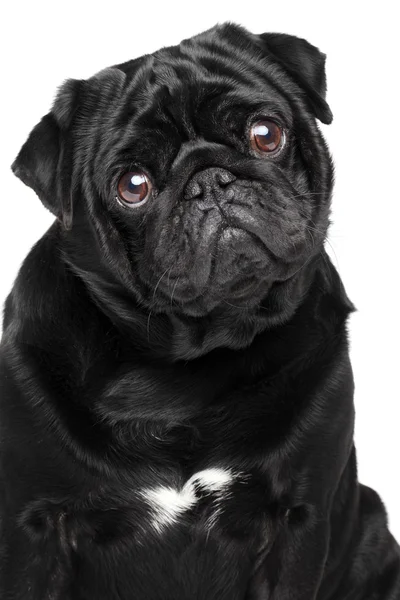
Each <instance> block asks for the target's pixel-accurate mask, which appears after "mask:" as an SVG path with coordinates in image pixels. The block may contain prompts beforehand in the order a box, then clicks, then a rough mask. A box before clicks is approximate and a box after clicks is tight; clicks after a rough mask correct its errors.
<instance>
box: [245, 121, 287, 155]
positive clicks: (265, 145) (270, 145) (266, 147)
mask: <svg viewBox="0 0 400 600" xmlns="http://www.w3.org/2000/svg"><path fill="white" fill-rule="evenodd" d="M250 142H251V146H252V148H253V149H254V150H256V151H257V152H258V153H259V154H260V153H261V154H270V155H271V154H276V152H278V150H279V149H280V148H281V147H282V146H283V143H284V133H283V129H282V127H280V126H279V125H278V124H277V123H275V121H271V120H269V119H262V120H260V121H256V122H255V123H253V125H252V127H251V129H250Z"/></svg>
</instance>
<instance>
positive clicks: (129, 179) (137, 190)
mask: <svg viewBox="0 0 400 600" xmlns="http://www.w3.org/2000/svg"><path fill="white" fill-rule="evenodd" d="M151 188H152V186H151V183H150V181H149V178H148V177H147V175H146V174H145V173H143V172H142V171H130V172H129V173H125V174H124V175H122V177H121V178H120V180H119V181H118V199H119V201H120V202H121V203H122V204H123V205H124V206H139V205H140V204H144V203H145V202H146V200H148V198H149V196H150V192H151Z"/></svg>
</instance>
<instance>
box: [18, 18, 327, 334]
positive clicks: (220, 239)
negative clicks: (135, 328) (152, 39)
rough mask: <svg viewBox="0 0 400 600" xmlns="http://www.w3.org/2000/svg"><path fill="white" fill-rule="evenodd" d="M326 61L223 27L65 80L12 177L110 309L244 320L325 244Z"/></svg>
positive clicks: (278, 38) (308, 49) (297, 46)
mask: <svg viewBox="0 0 400 600" xmlns="http://www.w3.org/2000/svg"><path fill="white" fill-rule="evenodd" d="M324 59H325V57H324V55H323V54H321V53H320V52H319V51H318V50H317V49H316V48H315V47H314V46H312V45H310V44H309V43H308V42H306V41H305V40H302V39H298V38H295V37H293V36H288V35H281V34H263V35H252V34H250V33H248V32H246V31H245V30H243V29H242V28H240V27H237V26H234V25H230V24H227V25H222V26H217V27H215V28H213V29H211V30H209V31H207V32H205V33H203V34H201V35H198V36H196V37H194V38H191V39H189V40H185V41H183V42H182V43H181V44H180V45H179V46H175V47H171V48H164V49H162V50H160V51H158V52H155V53H154V54H152V55H148V56H144V57H142V58H139V59H136V60H133V61H130V62H127V63H124V64H121V65H117V66H115V67H112V68H109V69H105V70H104V71H102V72H100V73H99V74H97V75H95V76H94V77H92V78H90V79H89V80H85V81H78V80H69V81H67V82H66V83H65V84H64V85H63V86H62V88H61V89H60V91H59V93H58V96H57V99H56V101H55V103H54V106H53V109H52V110H51V112H50V113H49V114H48V115H46V116H45V117H44V118H43V119H42V121H41V122H40V123H39V124H38V125H37V126H36V127H35V129H34V130H33V131H32V133H31V135H30V137H29V138H28V140H27V142H26V143H25V145H24V146H23V148H22V150H21V152H20V153H19V155H18V157H17V159H16V161H15V163H14V165H13V169H14V172H15V173H16V175H18V176H19V177H20V178H21V179H22V180H23V181H24V182H25V183H26V184H28V185H30V186H31V187H32V188H33V189H34V190H35V191H36V192H37V194H38V195H39V197H40V198H41V199H42V201H43V203H44V204H45V205H46V206H47V208H49V209H50V210H51V211H52V212H53V213H54V214H55V215H56V216H57V217H58V218H59V220H60V222H61V223H62V227H63V236H64V240H65V244H66V245H65V249H64V250H65V252H66V255H68V256H69V260H70V261H71V263H72V265H73V266H74V268H75V269H76V271H77V272H78V273H80V274H81V275H82V276H84V277H85V278H86V279H87V281H88V283H89V285H90V287H91V288H92V290H93V291H95V292H96V290H97V293H98V294H100V292H99V290H100V288H101V289H102V292H101V294H100V295H101V296H102V299H103V302H104V303H108V302H110V301H111V300H110V298H111V296H113V297H114V300H113V302H114V303H115V306H117V305H118V303H119V306H120V310H123V311H124V312H125V313H126V315H128V314H129V311H130V310H132V311H133V306H135V310H136V309H137V307H141V308H140V310H142V311H144V312H146V311H147V312H150V311H152V312H153V313H154V314H161V313H162V314H169V315H170V316H171V318H174V317H176V318H178V319H182V318H185V319H195V320H197V321H198V320H199V319H200V318H202V317H205V318H209V316H210V315H212V314H218V315H219V316H220V317H221V315H222V316H223V315H224V314H225V313H227V311H228V312H229V310H230V309H232V308H234V307H237V308H238V309H240V311H241V313H240V314H243V310H244V311H246V314H247V315H249V314H250V313H252V311H253V313H254V311H257V310H259V309H260V307H262V306H263V305H264V307H265V304H268V298H269V296H270V295H271V294H274V293H275V295H276V289H278V288H282V286H283V287H284V284H285V283H288V282H293V281H294V280H295V279H296V277H297V276H298V274H299V273H300V272H301V271H302V269H303V268H304V266H305V265H306V264H308V263H309V262H310V260H311V259H312V258H313V257H314V256H316V254H318V253H319V252H320V251H321V247H322V244H323V241H324V238H325V235H326V231H327V227H328V215H329V203H330V194H331V187H332V165H331V161H330V157H329V154H328V151H327V149H326V146H325V143H324V141H323V138H322V136H321V134H320V132H319V129H318V127H317V124H316V119H319V120H320V121H322V122H324V123H329V122H330V121H331V118H332V117H331V112H330V110H329V107H328V105H327V104H326V102H325V98H324V96H325V89H326V86H325V71H324ZM285 289H287V288H285ZM291 289H294V288H291ZM294 293H295V292H294V291H293V294H294ZM299 293H300V292H299ZM117 295H118V297H119V300H116V299H115V298H116V296H117ZM284 297H285V302H287V303H288V304H290V306H291V307H293V306H294V305H295V303H296V302H295V300H296V299H294V298H293V297H292V298H291V297H290V294H289V293H288V292H287V291H286V292H285V294H284ZM122 298H123V300H122ZM130 302H131V303H132V306H131V308H130ZM122 304H123V309H122V308H121V307H122ZM284 308H285V307H284V306H281V309H282V310H283V311H284ZM253 313H252V314H253ZM222 318H223V317H222ZM235 318H236V317H235ZM208 323H210V321H208ZM241 343H242V342H238V343H237V346H240V345H241ZM216 345H218V343H217V344H216ZM227 345H230V344H229V343H227ZM231 345H235V344H231Z"/></svg>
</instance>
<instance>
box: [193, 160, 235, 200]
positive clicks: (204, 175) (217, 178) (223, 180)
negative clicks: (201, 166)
mask: <svg viewBox="0 0 400 600" xmlns="http://www.w3.org/2000/svg"><path fill="white" fill-rule="evenodd" d="M235 179H236V177H235V176H234V175H233V174H232V173H231V172H230V171H227V170H226V169H220V168H219V167H213V168H211V169H205V170H204V171H199V172H198V173H195V174H194V175H193V177H192V178H191V179H190V181H189V182H188V184H187V185H186V188H185V193H184V198H185V200H192V199H193V198H200V197H202V196H207V195H209V194H212V193H213V192H214V193H215V191H218V190H219V189H221V188H226V187H227V186H228V185H229V184H230V183H232V181H235Z"/></svg>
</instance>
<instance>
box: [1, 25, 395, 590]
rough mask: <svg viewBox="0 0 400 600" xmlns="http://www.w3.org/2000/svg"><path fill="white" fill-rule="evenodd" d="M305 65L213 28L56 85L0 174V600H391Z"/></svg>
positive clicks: (321, 103) (323, 107)
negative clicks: (12, 261)
mask: <svg viewBox="0 0 400 600" xmlns="http://www.w3.org/2000/svg"><path fill="white" fill-rule="evenodd" d="M324 58H325V57H324V55H323V54H321V53H320V52H319V51H318V50H317V48H315V47H314V46H312V45H310V44H309V43H307V42H306V41H305V40H302V39H298V38H296V37H293V36H288V35H280V34H279V35H278V34H263V35H252V34H250V33H248V32H247V31H245V30H244V29H242V28H240V27H237V26H234V25H230V24H228V25H222V26H217V27H215V28H213V29H211V30H210V31H207V32H205V33H203V34H201V35H199V36H196V37H194V38H192V39H189V40H185V41H184V42H182V43H181V44H180V45H179V46H175V47H171V48H164V49H162V50H160V51H158V52H155V53H154V54H152V55H150V56H144V57H141V58H138V59H136V60H132V61H129V62H127V63H124V64H121V65H117V66H114V67H112V68H109V69H106V70H104V71H102V72H100V73H99V74H97V75H95V76H94V77H92V78H90V79H88V80H87V81H76V80H70V81H67V82H66V83H65V84H64V85H63V86H62V87H61V89H60V91H59V94H58V96H57V99H56V101H55V104H54V106H53V108H52V110H51V112H50V113H49V114H47V115H46V116H45V117H44V118H43V119H42V120H41V122H40V123H39V124H38V125H37V126H36V127H35V128H34V130H33V131H32V133H31V135H30V137H29V138H28V140H27V142H26V143H25V145H24V146H23V148H22V150H21V152H20V153H19V155H18V157H17V159H16V161H15V163H14V165H13V170H14V172H15V174H16V175H17V176H18V177H20V178H21V179H22V181H23V182H24V183H26V184H27V185H29V186H31V187H32V188H33V189H34V190H35V191H36V192H37V194H38V195H39V197H40V198H41V200H42V202H43V203H44V204H45V206H47V208H49V209H50V210H51V211H52V212H53V213H54V214H55V215H56V217H57V220H56V221H55V223H54V224H53V225H52V227H50V229H49V231H48V232H47V233H46V234H45V235H44V237H43V238H42V239H41V240H40V241H39V242H38V243H37V244H36V246H35V247H34V248H33V249H32V251H31V252H30V254H29V256H28V257H27V259H26V260H25V262H24V264H23V266H22V269H21V271H20V274H19V276H18V278H17V280H16V283H15V286H14V288H13V290H12V292H11V294H10V296H9V297H8V299H7V302H6V309H5V319H4V335H3V341H2V346H1V481H2V487H1V518H2V524H1V544H0V556H1V583H0V590H1V599H2V600H133V599H135V600H176V599H178V600H193V599H197V600H214V599H215V600H217V599H218V600H239V599H240V600H244V599H245V600H265V599H269V600H314V599H318V600H378V599H384V600H389V599H390V600H395V599H399V598H400V552H399V547H398V546H397V544H396V542H395V541H394V540H393V538H392V537H391V535H390V533H389V532H388V529H387V523H386V516H385V511H384V508H383V506H382V503H381V501H380V499H379V497H378V496H377V494H376V493H375V492H373V491H372V490H371V489H369V488H367V487H364V486H362V485H360V484H359V483H358V482H357V470H356V456H355V451H354V445H353V422H354V408H353V380H352V373H351V366H350V363H349V355H348V342H347V334H346V320H347V317H348V315H349V313H350V312H351V311H352V308H353V307H352V304H351V302H350V301H349V300H348V298H347V297H346V293H345V291H344V289H343V286H342V283H341V281H340V279H339V276H338V274H337V272H336V271H335V269H334V267H333V266H332V264H331V262H330V261H329V258H328V256H327V254H326V253H325V251H324V246H323V244H324V240H325V237H326V233H327V228H328V223H329V206H330V199H331V193H332V184H333V168H332V162H331V159H330V156H329V152H328V150H327V146H326V144H325V142H324V140H323V138H322V135H321V133H320V131H319V129H318V127H317V124H316V120H315V119H319V120H320V121H322V122H323V123H330V121H331V119H332V115H331V112H330V110H329V107H328V105H327V103H326V101H325V99H324V96H325V88H326V85H325V72H324Z"/></svg>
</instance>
